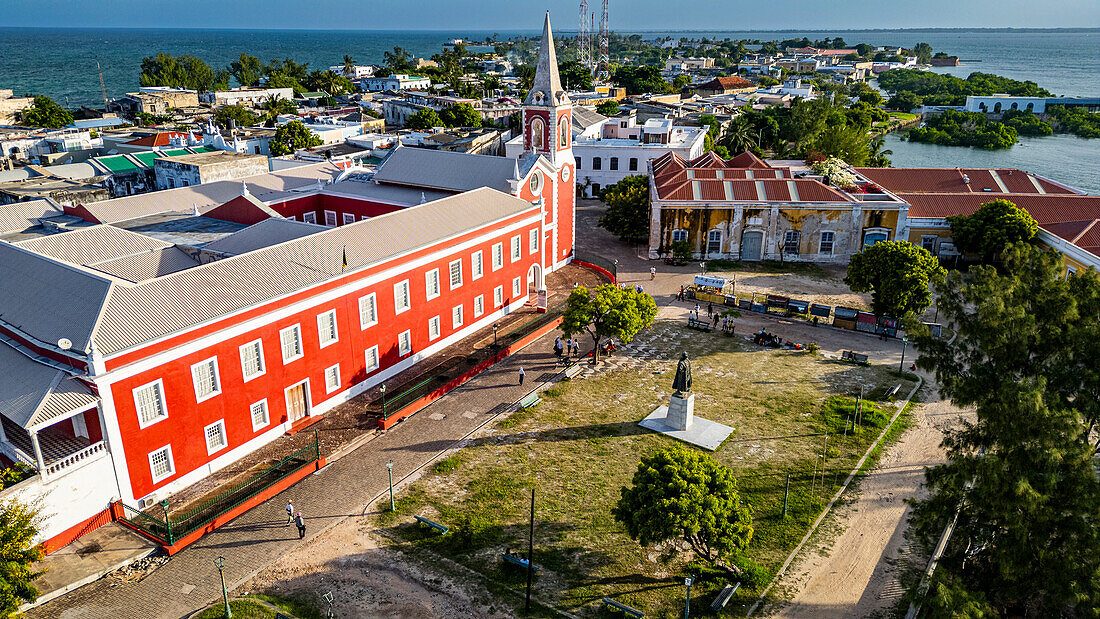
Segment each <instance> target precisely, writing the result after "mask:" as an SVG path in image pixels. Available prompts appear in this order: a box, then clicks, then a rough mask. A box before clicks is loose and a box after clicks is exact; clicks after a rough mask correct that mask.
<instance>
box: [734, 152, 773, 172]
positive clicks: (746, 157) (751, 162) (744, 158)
mask: <svg viewBox="0 0 1100 619" xmlns="http://www.w3.org/2000/svg"><path fill="white" fill-rule="evenodd" d="M726 163H727V164H728V165H729V167H731V168H768V167H771V166H769V165H768V164H766V163H764V160H763V159H761V158H760V157H757V156H756V155H754V154H752V153H751V152H749V151H745V152H743V153H741V154H740V155H734V156H733V157H732V158H730V160H729V161H727V162H726Z"/></svg>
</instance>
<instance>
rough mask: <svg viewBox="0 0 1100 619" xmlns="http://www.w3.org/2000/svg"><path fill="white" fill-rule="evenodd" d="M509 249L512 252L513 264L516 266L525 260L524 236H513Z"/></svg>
mask: <svg viewBox="0 0 1100 619" xmlns="http://www.w3.org/2000/svg"><path fill="white" fill-rule="evenodd" d="M509 249H511V250H512V253H511V256H512V260H511V264H515V263H517V262H519V261H520V260H522V259H523V236H522V235H520V234H516V235H514V236H512V240H511V247H510V248H509Z"/></svg>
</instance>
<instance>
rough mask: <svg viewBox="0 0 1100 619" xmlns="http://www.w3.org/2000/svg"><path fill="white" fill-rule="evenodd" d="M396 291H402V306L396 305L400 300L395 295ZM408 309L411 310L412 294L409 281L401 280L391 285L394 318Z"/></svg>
mask: <svg viewBox="0 0 1100 619" xmlns="http://www.w3.org/2000/svg"><path fill="white" fill-rule="evenodd" d="M398 289H404V297H405V305H404V306H401V305H398V304H397V302H398V300H399V299H400V298H399V297H398V295H397V291H398ZM410 309H412V292H411V290H410V289H409V280H407V279H403V280H401V281H399V282H397V283H396V284H394V285H393V313H394V315H395V316H396V315H397V314H404V313H405V312H407V311H409V310H410Z"/></svg>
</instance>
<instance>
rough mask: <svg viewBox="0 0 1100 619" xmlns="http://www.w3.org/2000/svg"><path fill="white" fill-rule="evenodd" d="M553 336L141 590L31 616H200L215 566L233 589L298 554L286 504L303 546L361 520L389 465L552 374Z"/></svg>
mask: <svg viewBox="0 0 1100 619" xmlns="http://www.w3.org/2000/svg"><path fill="white" fill-rule="evenodd" d="M555 333H556V331H555V332H551V333H549V334H548V335H546V336H544V337H543V338H541V339H539V340H537V341H535V342H534V343H533V344H531V345H530V346H528V347H526V348H524V349H523V350H521V351H519V352H518V353H516V354H514V355H512V356H511V357H509V358H507V359H505V360H504V361H502V362H501V363H498V364H497V365H495V366H494V367H492V368H490V369H489V370H487V371H486V372H484V373H482V374H481V375H479V376H477V377H476V378H474V379H473V380H471V381H470V382H468V383H466V384H465V385H463V386H462V387H460V388H459V389H456V390H455V391H453V392H451V393H450V394H448V395H446V396H444V397H443V398H441V399H439V400H437V401H436V402H434V403H432V404H431V405H430V406H428V407H427V408H425V409H423V410H421V411H419V412H418V413H416V414H415V415H413V416H411V417H409V418H407V419H406V420H404V421H403V422H401V423H399V424H398V425H397V426H396V427H394V428H393V429H391V430H390V431H388V432H386V433H384V434H382V435H380V436H378V437H377V438H375V439H374V440H372V441H370V442H368V443H366V444H365V445H363V446H362V447H360V448H359V449H356V450H355V451H352V452H351V453H349V454H347V455H346V456H344V457H342V458H340V459H339V460H337V461H336V462H333V463H332V464H330V465H329V466H327V467H326V468H324V469H322V470H321V471H319V472H317V473H315V474H314V475H311V476H310V477H307V478H306V479H304V480H302V481H301V482H299V483H298V484H297V485H295V486H293V487H292V488H289V489H288V490H287V491H285V492H283V493H282V494H279V495H277V496H275V497H273V498H272V499H271V500H269V501H267V502H266V503H264V504H263V505H260V506H258V507H256V508H255V509H253V510H251V511H249V512H248V513H246V514H243V515H242V516H241V517H239V518H237V519H236V520H234V521H232V522H231V523H229V524H228V525H226V526H224V527H222V528H220V529H218V530H217V531H214V532H213V533H211V534H208V535H207V536H206V537H204V538H202V539H201V540H199V541H198V542H196V543H195V544H193V545H192V546H190V547H188V548H187V549H185V550H184V551H182V552H180V553H179V554H178V555H176V556H175V557H173V558H172V559H171V560H170V561H169V562H168V563H166V564H164V565H163V566H161V567H160V568H158V569H157V570H155V571H154V572H152V573H151V574H149V576H147V577H146V578H145V579H144V580H142V581H140V582H136V583H127V584H122V585H117V586H112V585H115V584H116V583H114V582H110V581H107V580H99V581H97V582H95V583H93V584H91V585H88V586H86V587H84V588H82V589H79V590H77V591H75V592H73V593H71V594H69V595H67V596H65V597H62V598H59V599H57V600H54V601H52V602H48V603H46V604H44V605H43V606H40V607H38V608H35V609H32V610H31V611H29V612H28V613H27V616H28V617H58V618H64V619H83V618H88V619H92V618H95V619H99V618H101V617H127V618H133V619H137V618H143V617H158V618H159V617H164V618H172V619H175V618H178V617H183V616H185V615H187V614H188V613H190V612H192V611H194V610H196V609H199V608H201V607H203V606H205V605H206V604H208V603H210V602H212V601H214V600H215V599H216V598H218V597H220V595H221V588H220V582H219V580H218V571H217V570H216V569H215V568H214V563H213V560H214V558H215V557H217V556H219V555H221V556H224V557H225V559H226V568H225V572H226V574H225V576H226V582H227V583H229V584H230V586H234V585H236V584H238V583H243V582H244V581H246V580H248V579H249V578H250V577H251V576H252V575H253V574H255V573H256V572H258V571H259V570H261V569H262V568H264V567H266V566H267V565H269V564H270V563H272V562H274V561H275V560H276V559H277V558H278V557H279V556H281V555H282V554H284V553H286V552H287V551H289V550H291V549H292V548H294V547H296V546H298V545H300V544H302V542H301V541H299V540H298V534H297V531H296V530H295V529H294V527H285V526H284V523H285V522H286V516H285V511H284V506H285V505H286V502H287V499H288V498H289V499H292V500H293V502H294V505H295V507H296V508H298V509H300V510H301V511H302V515H303V516H304V517H305V519H306V525H307V535H306V539H307V541H308V540H309V539H312V538H313V537H314V536H316V535H318V534H319V533H321V532H322V531H324V530H327V529H328V528H330V527H332V526H335V525H336V524H337V523H338V522H340V521H341V520H343V519H344V518H346V517H349V516H358V515H360V514H362V513H363V512H364V511H365V509H366V507H367V504H368V503H369V502H370V501H371V500H372V499H373V498H374V497H375V496H377V495H379V493H381V492H383V491H385V490H386V488H387V478H386V462H387V461H392V462H393V472H394V480H395V481H397V480H400V479H401V478H403V477H405V476H406V475H408V474H410V473H412V472H413V471H415V470H416V469H418V468H419V467H420V466H422V465H423V464H425V463H426V462H429V461H430V460H431V459H432V458H434V457H435V456H436V455H437V454H439V453H440V452H441V451H444V450H446V449H449V448H450V447H452V446H453V445H454V444H455V442H456V441H458V440H460V439H461V438H462V437H464V436H465V435H466V434H468V433H469V432H470V431H472V430H473V429H475V428H476V427H477V426H479V425H481V424H483V423H485V422H486V421H488V420H490V419H491V418H492V417H493V416H494V415H495V414H496V413H498V412H500V411H502V410H505V409H507V408H508V407H510V406H511V405H512V404H513V403H514V402H516V401H518V400H519V399H521V398H522V397H523V396H524V395H526V394H527V393H528V392H529V391H530V390H531V389H533V388H535V387H536V386H537V385H538V384H539V383H540V382H543V381H544V380H548V379H549V378H550V377H552V376H553V375H554V374H556V372H557V368H556V367H555V363H554V357H553V354H552V352H551V346H552V344H553V341H554V337H555ZM520 366H523V368H524V370H525V371H526V373H527V379H526V384H525V385H523V386H520V385H518V384H517V382H518V371H519V367H520Z"/></svg>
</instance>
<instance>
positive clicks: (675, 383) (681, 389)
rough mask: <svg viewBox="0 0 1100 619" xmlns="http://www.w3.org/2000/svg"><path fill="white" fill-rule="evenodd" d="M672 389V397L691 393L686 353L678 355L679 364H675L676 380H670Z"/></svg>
mask: <svg viewBox="0 0 1100 619" xmlns="http://www.w3.org/2000/svg"><path fill="white" fill-rule="evenodd" d="M672 388H673V389H675V390H676V393H675V394H673V395H677V396H680V395H683V394H684V393H691V361H688V354H687V352H684V353H683V354H682V355H680V362H679V363H677V364H676V378H674V379H672Z"/></svg>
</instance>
